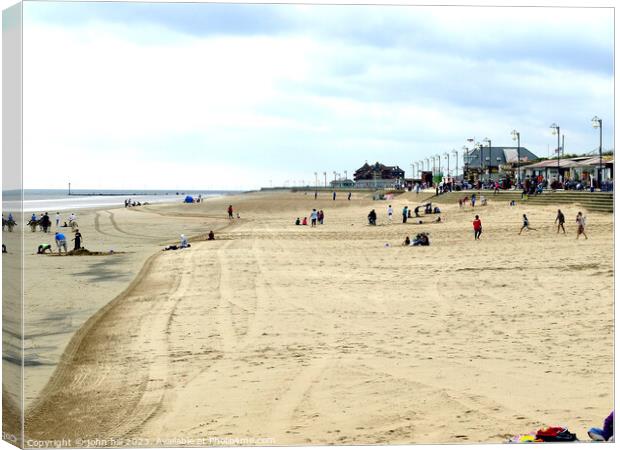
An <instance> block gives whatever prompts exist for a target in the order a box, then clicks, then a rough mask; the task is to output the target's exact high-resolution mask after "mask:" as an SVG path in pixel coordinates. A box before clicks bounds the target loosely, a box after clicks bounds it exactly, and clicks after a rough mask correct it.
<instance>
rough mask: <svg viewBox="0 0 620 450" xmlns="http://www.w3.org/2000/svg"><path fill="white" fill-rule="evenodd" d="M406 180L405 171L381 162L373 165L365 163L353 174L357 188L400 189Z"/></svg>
mask: <svg viewBox="0 0 620 450" xmlns="http://www.w3.org/2000/svg"><path fill="white" fill-rule="evenodd" d="M404 178H405V171H404V170H403V169H401V168H400V167H398V166H386V165H384V164H381V163H379V162H376V163H375V164H373V165H370V164H368V163H367V162H366V163H364V165H363V166H362V167H360V168H359V169H357V170H356V171H355V173H354V174H353V179H354V180H355V187H357V188H374V189H385V188H398V187H400V186H401V185H402V184H403V182H404Z"/></svg>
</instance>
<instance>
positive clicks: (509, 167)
mask: <svg viewBox="0 0 620 450" xmlns="http://www.w3.org/2000/svg"><path fill="white" fill-rule="evenodd" d="M519 158H520V162H521V164H520V166H521V167H523V166H524V165H525V164H529V163H531V162H532V161H536V160H537V159H538V156H536V155H535V154H534V153H532V152H531V151H529V150H528V149H527V148H525V147H520V148H518V147H485V146H483V147H481V148H478V149H474V150H472V151H471V152H469V153H467V154H465V157H464V164H465V173H466V174H467V178H468V179H475V178H480V177H481V176H482V178H484V179H487V178H491V179H498V178H501V177H502V175H504V176H506V177H508V178H516V170H517V166H518V164H517V163H518V161H519ZM522 173H523V172H522Z"/></svg>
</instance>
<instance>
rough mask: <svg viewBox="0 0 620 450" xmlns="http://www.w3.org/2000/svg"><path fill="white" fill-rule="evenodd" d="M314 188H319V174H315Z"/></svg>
mask: <svg viewBox="0 0 620 450" xmlns="http://www.w3.org/2000/svg"><path fill="white" fill-rule="evenodd" d="M314 187H315V188H317V189H318V187H319V174H318V173H317V172H314Z"/></svg>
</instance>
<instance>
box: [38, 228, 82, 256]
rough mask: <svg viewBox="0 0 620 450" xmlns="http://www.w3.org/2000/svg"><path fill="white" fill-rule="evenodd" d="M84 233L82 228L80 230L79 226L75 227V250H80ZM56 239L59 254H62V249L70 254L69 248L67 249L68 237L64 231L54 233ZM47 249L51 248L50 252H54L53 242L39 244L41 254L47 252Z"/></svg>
mask: <svg viewBox="0 0 620 450" xmlns="http://www.w3.org/2000/svg"><path fill="white" fill-rule="evenodd" d="M82 239H83V238H82V233H80V230H78V229H77V228H76V229H75V235H74V237H73V239H71V240H72V241H73V242H74V245H73V251H74V252H75V251H78V250H80V249H81V248H82ZM54 241H55V242H56V247H57V248H58V254H59V255H60V254H62V250H64V251H65V254H68V253H69V252H68V250H67V237H66V236H65V234H64V233H62V232H60V231H57V232H56V233H55V234H54ZM47 250H49V252H50V253H52V246H51V244H41V245H39V247H38V248H37V253H38V254H39V255H42V254H43V253H45V252H46V251H47Z"/></svg>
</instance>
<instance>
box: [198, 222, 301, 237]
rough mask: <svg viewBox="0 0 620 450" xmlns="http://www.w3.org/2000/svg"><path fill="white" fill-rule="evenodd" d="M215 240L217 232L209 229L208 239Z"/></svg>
mask: <svg viewBox="0 0 620 450" xmlns="http://www.w3.org/2000/svg"><path fill="white" fill-rule="evenodd" d="M297 220H299V217H298V218H297ZM214 240H215V233H214V232H213V230H211V231H209V237H208V238H207V241H214Z"/></svg>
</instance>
